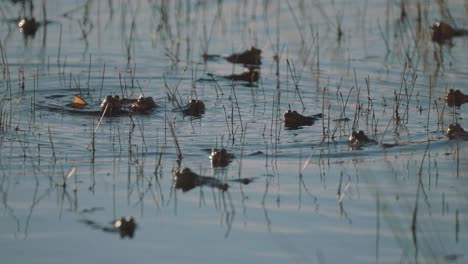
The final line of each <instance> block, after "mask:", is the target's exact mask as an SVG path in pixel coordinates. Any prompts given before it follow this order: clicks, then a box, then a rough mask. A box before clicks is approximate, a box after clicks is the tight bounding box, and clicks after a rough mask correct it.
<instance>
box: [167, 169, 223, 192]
mask: <svg viewBox="0 0 468 264" xmlns="http://www.w3.org/2000/svg"><path fill="white" fill-rule="evenodd" d="M173 177H174V182H175V184H174V187H175V188H176V189H181V190H182V191H183V192H188V191H190V190H192V189H193V188H195V187H197V186H209V187H212V188H218V189H220V190H222V191H227V189H228V188H229V185H228V184H227V183H225V182H222V181H220V180H218V179H216V178H213V177H208V176H200V175H198V174H196V173H195V172H193V171H192V170H190V169H189V168H185V169H183V170H178V171H175V172H174V173H173Z"/></svg>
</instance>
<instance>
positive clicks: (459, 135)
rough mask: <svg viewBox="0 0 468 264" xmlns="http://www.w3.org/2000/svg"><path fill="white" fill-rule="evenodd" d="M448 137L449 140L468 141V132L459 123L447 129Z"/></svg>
mask: <svg viewBox="0 0 468 264" xmlns="http://www.w3.org/2000/svg"><path fill="white" fill-rule="evenodd" d="M447 137H448V138H449V139H465V140H466V139H468V132H467V131H465V129H463V127H462V126H461V125H460V124H458V123H453V124H450V125H449V126H448V128H447Z"/></svg>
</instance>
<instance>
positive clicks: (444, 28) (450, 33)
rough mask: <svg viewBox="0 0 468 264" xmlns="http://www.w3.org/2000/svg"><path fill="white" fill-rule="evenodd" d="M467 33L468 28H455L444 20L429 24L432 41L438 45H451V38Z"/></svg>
mask: <svg viewBox="0 0 468 264" xmlns="http://www.w3.org/2000/svg"><path fill="white" fill-rule="evenodd" d="M465 35H468V30H466V29H457V28H454V27H452V26H450V25H449V24H447V23H445V22H441V21H439V22H436V23H434V24H433V25H432V26H431V36H432V41H433V42H436V43H437V44H439V45H445V44H447V45H449V46H453V43H452V38H454V37H461V36H465Z"/></svg>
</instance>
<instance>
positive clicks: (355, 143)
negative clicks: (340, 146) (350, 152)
mask: <svg viewBox="0 0 468 264" xmlns="http://www.w3.org/2000/svg"><path fill="white" fill-rule="evenodd" d="M348 143H349V144H350V145H351V147H353V148H354V149H358V148H360V147H362V146H364V145H375V144H377V141H375V140H374V139H371V138H369V137H368V136H367V135H366V134H365V133H364V131H362V130H359V132H356V131H354V130H353V132H351V135H350V136H349V139H348Z"/></svg>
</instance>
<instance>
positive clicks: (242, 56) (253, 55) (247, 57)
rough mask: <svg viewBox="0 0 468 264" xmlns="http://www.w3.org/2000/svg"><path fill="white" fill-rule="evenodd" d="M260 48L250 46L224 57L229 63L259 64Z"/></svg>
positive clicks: (260, 62)
mask: <svg viewBox="0 0 468 264" xmlns="http://www.w3.org/2000/svg"><path fill="white" fill-rule="evenodd" d="M261 54H262V50H260V49H257V48H255V47H250V48H249V49H248V50H246V51H244V52H242V53H234V54H232V55H230V56H227V57H226V58H225V59H226V60H227V61H229V62H231V63H240V64H244V65H260V64H262V61H261Z"/></svg>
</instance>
